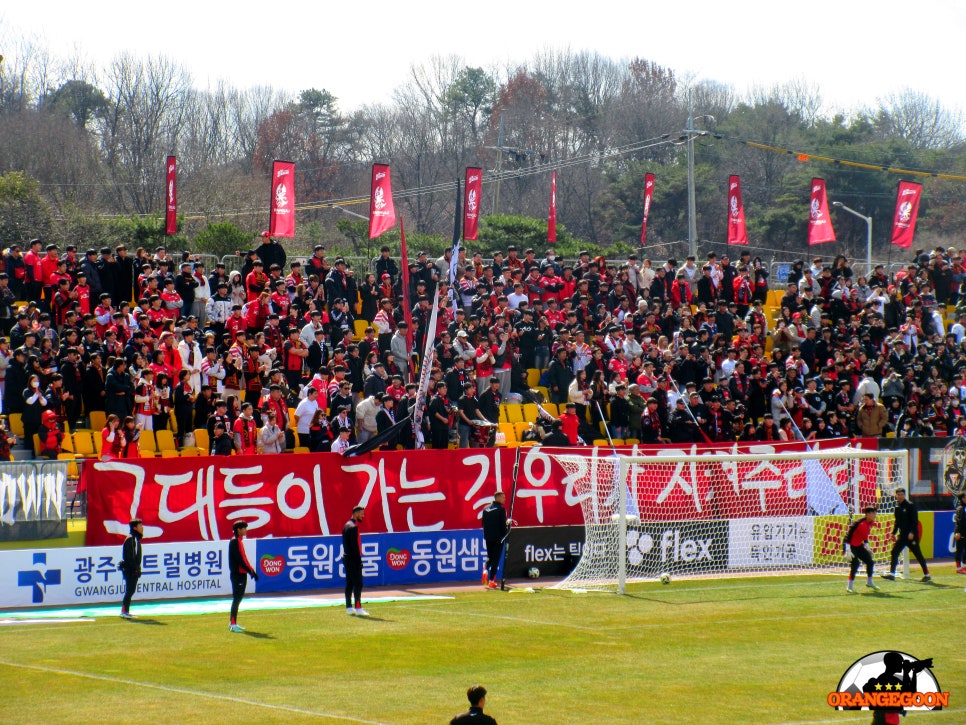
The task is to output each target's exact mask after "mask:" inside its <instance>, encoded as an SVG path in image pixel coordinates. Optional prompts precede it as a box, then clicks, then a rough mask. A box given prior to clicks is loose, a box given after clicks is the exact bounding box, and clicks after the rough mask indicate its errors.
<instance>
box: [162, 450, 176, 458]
mask: <svg viewBox="0 0 966 725" xmlns="http://www.w3.org/2000/svg"><path fill="white" fill-rule="evenodd" d="M161 457H162V458H177V457H178V452H177V451H171V450H163V451H161Z"/></svg>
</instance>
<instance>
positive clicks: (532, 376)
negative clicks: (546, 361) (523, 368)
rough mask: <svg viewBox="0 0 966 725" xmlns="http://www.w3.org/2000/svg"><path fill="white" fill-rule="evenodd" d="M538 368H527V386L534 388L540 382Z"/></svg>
mask: <svg viewBox="0 0 966 725" xmlns="http://www.w3.org/2000/svg"><path fill="white" fill-rule="evenodd" d="M540 372H541V371H540V368H527V387H528V388H534V387H536V386H537V384H538V383H539V382H540Z"/></svg>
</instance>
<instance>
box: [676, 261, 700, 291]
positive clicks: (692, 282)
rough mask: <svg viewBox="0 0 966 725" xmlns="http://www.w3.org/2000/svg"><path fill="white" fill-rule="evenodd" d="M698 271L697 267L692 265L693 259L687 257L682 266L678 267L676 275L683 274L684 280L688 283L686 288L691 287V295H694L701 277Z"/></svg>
mask: <svg viewBox="0 0 966 725" xmlns="http://www.w3.org/2000/svg"><path fill="white" fill-rule="evenodd" d="M698 272H699V270H698V265H697V264H695V263H694V257H693V256H691V255H688V258H687V259H686V260H684V264H683V265H681V266H680V267H678V271H677V274H676V275H675V279H677V275H678V274H681V273H684V278H685V279H686V280H687V281H688V286H690V287H691V293H692V294H694V293H695V292H697V291H698V278H699V277H700V276H701V275H700V274H699V273H698Z"/></svg>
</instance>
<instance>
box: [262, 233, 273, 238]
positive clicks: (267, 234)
mask: <svg viewBox="0 0 966 725" xmlns="http://www.w3.org/2000/svg"><path fill="white" fill-rule="evenodd" d="M262 236H263V237H266V238H267V237H270V236H272V235H271V234H269V233H268V232H262Z"/></svg>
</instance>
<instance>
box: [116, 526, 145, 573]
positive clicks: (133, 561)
mask: <svg viewBox="0 0 966 725" xmlns="http://www.w3.org/2000/svg"><path fill="white" fill-rule="evenodd" d="M118 568H119V569H120V570H121V571H122V572H124V576H125V577H136V576H141V537H140V536H138V535H137V534H131V535H130V536H128V537H127V539H125V540H124V546H123V547H122V548H121V564H120V566H119V567H118Z"/></svg>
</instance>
